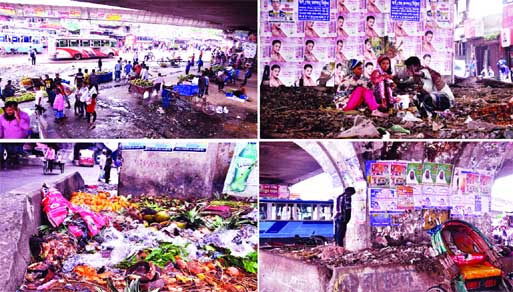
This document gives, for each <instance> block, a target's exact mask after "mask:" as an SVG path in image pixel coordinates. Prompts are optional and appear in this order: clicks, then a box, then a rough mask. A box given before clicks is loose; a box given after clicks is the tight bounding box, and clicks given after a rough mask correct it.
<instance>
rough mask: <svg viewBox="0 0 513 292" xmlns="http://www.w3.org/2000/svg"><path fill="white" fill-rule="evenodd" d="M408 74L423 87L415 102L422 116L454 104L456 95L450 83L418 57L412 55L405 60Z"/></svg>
mask: <svg viewBox="0 0 513 292" xmlns="http://www.w3.org/2000/svg"><path fill="white" fill-rule="evenodd" d="M405 65H406V68H407V70H408V74H409V75H410V76H412V77H413V79H414V80H415V81H416V83H417V84H418V85H419V86H420V87H421V88H420V92H419V93H417V96H416V99H414V104H415V105H416V106H417V108H418V110H419V112H420V115H421V117H423V118H425V117H428V115H432V114H433V113H434V111H444V110H446V109H449V108H451V107H453V106H454V95H453V93H452V91H451V89H450V88H449V85H447V84H446V83H445V81H443V79H442V76H441V75H440V73H438V72H436V71H435V70H433V69H431V68H429V67H423V66H422V65H421V64H420V59H419V58H418V57H415V56H413V57H410V58H408V59H407V60H406V61H405Z"/></svg>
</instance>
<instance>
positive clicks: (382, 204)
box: [369, 188, 400, 212]
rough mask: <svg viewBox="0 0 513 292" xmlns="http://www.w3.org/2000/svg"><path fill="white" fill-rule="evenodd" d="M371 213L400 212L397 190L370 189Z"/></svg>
mask: <svg viewBox="0 0 513 292" xmlns="http://www.w3.org/2000/svg"><path fill="white" fill-rule="evenodd" d="M369 197H370V211H372V212H383V211H400V210H399V209H398V208H397V197H396V192H395V189H388V188H369Z"/></svg>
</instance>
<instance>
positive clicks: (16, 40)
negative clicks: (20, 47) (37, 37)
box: [11, 35, 20, 43]
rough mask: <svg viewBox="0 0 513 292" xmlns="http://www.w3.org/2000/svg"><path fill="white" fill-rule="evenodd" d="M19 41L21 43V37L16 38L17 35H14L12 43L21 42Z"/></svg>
mask: <svg viewBox="0 0 513 292" xmlns="http://www.w3.org/2000/svg"><path fill="white" fill-rule="evenodd" d="M19 41H20V38H19V37H17V36H15V35H13V36H12V39H11V42H13V43H17V42H19Z"/></svg>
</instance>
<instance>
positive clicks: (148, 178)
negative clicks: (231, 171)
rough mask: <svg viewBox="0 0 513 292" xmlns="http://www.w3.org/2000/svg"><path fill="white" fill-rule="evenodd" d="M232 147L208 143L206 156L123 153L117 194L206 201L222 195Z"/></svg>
mask: <svg viewBox="0 0 513 292" xmlns="http://www.w3.org/2000/svg"><path fill="white" fill-rule="evenodd" d="M233 147H234V145H233V144H232V143H209V144H208V149H207V151H206V152H152V151H141V150H125V151H123V158H124V160H125V161H124V164H123V166H124V167H123V168H122V169H121V173H120V178H119V192H120V194H123V195H128V194H132V195H134V196H139V195H141V194H152V195H160V194H166V195H172V196H173V197H176V198H183V199H199V198H209V197H211V196H212V194H213V193H214V192H216V191H218V192H221V191H222V186H223V183H224V177H225V176H226V171H227V170H228V167H229V165H230V159H231V157H232V156H233Z"/></svg>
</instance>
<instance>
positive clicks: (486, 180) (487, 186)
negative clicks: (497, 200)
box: [479, 172, 493, 196]
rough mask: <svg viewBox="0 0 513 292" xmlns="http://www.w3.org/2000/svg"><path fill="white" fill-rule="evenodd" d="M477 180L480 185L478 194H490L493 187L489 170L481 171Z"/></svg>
mask: <svg viewBox="0 0 513 292" xmlns="http://www.w3.org/2000/svg"><path fill="white" fill-rule="evenodd" d="M479 180H480V183H479V184H480V185H481V190H480V194H481V195H482V196H491V194H492V187H493V175H491V172H488V173H482V174H481V176H480V177H479Z"/></svg>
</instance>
